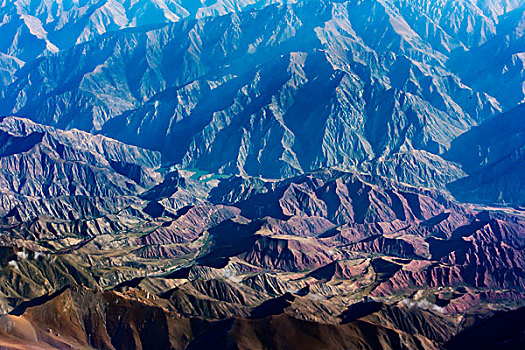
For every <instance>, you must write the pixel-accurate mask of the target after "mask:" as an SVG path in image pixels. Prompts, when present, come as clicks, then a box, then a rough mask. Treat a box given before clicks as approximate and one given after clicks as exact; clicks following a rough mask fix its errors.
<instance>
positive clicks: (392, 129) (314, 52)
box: [3, 1, 500, 177]
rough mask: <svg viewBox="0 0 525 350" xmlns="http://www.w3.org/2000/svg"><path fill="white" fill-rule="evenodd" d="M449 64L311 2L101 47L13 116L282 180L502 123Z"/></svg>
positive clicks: (362, 9)
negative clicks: (486, 121) (485, 122)
mask: <svg viewBox="0 0 525 350" xmlns="http://www.w3.org/2000/svg"><path fill="white" fill-rule="evenodd" d="M365 13H366V14H367V15H366V16H368V14H369V13H374V16H371V17H370V18H373V23H368V22H367V17H365V15H364V14H365ZM359 14H363V15H359ZM260 23H264V26H265V27H266V30H265V31H264V32H261V31H260V30H259V27H260ZM374 28H381V30H380V31H379V32H382V33H384V35H383V37H379V36H378V34H377V33H378V31H377V29H374ZM181 37H184V38H187V39H185V40H183V41H180V40H174V39H175V38H181ZM161 48H162V49H161ZM446 60H447V56H446V55H445V54H443V53H441V52H439V50H437V49H435V48H434V47H433V46H432V42H429V41H427V38H426V37H425V36H419V35H418V34H417V33H416V32H414V31H413V30H412V29H411V27H410V25H409V22H406V21H404V19H403V18H402V17H400V14H399V13H398V11H397V9H396V7H395V6H394V4H390V3H383V4H381V3H378V2H375V1H366V2H361V3H359V4H355V3H353V2H331V1H326V2H323V1H321V2H318V1H307V2H301V3H298V4H289V5H288V6H285V7H282V6H281V7H278V6H268V7H266V8H264V9H263V10H261V11H256V12H241V13H238V14H230V15H227V16H223V17H213V18H208V19H203V20H186V21H182V22H177V23H175V24H168V25H165V26H161V27H160V28H154V29H151V28H137V29H136V30H133V31H125V32H117V33H115V34H112V35H109V36H103V37H100V38H95V39H94V40H93V41H91V42H87V43H85V44H81V45H77V46H75V47H74V48H73V49H71V50H67V51H62V52H59V53H57V54H55V55H51V56H49V57H45V58H43V59H41V60H37V61H34V62H32V63H29V64H26V66H25V67H24V68H23V69H22V70H21V71H20V72H19V77H18V78H17V79H16V81H15V82H14V83H13V84H12V85H11V86H10V87H9V88H8V89H7V92H6V98H5V100H4V109H3V113H10V114H17V115H27V116H31V118H33V119H34V120H36V121H38V122H43V123H45V124H52V125H56V126H58V127H61V128H69V127H77V128H82V129H84V130H87V131H95V130H100V131H101V132H102V133H104V134H106V135H108V136H111V137H114V138H117V139H120V140H123V141H126V142H128V143H133V144H138V145H139V146H142V147H145V146H148V147H149V148H153V149H155V150H158V151H161V152H162V153H163V154H164V155H165V156H167V157H168V158H170V159H171V160H173V161H174V162H176V163H181V164H182V166H184V167H193V168H198V169H202V170H208V171H213V172H217V171H220V172H225V173H232V172H235V173H238V172H240V173H248V174H251V175H263V176H266V177H282V176H289V175H294V174H298V173H300V172H302V171H308V170H312V169H315V168H318V167H321V166H333V165H340V166H344V167H350V166H355V165H358V164H359V163H361V162H363V161H366V160H369V159H372V158H376V157H379V156H389V155H394V154H396V153H399V152H406V151H409V150H412V149H417V150H425V151H429V152H432V153H435V154H439V153H441V152H443V151H444V150H445V149H447V148H448V146H449V144H450V141H451V140H452V139H453V138H454V137H455V136H457V135H459V134H461V133H462V132H464V131H466V130H468V129H469V128H470V127H471V126H472V125H474V124H475V123H476V122H477V121H480V120H484V119H486V118H487V117H490V116H492V115H493V114H494V113H497V112H498V111H499V109H500V107H499V103H498V101H497V100H496V99H494V98H492V97H490V96H489V95H487V94H486V93H485V92H483V91H481V90H473V89H471V88H469V87H468V86H466V85H464V84H463V83H462V82H461V80H460V77H458V76H457V75H455V74H453V73H451V72H450V71H448V70H447V68H446ZM180 63H182V64H180ZM137 67H140V69H137ZM171 67H175V69H173V68H171ZM277 72H278V74H277ZM58 82H60V83H59V84H57V83H58ZM318 91H323V93H322V94H318V93H316V92H318ZM59 106H64V107H59ZM311 106H315V108H311ZM124 126H125V127H124ZM158 135H163V137H162V138H159V137H158ZM256 140H258V141H256ZM274 159H278V160H279V161H278V162H277V163H275V162H274Z"/></svg>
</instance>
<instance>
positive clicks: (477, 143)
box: [445, 105, 525, 206]
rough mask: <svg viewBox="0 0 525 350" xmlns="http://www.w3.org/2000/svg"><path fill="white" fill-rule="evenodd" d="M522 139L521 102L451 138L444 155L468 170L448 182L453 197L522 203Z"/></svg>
mask: <svg viewBox="0 0 525 350" xmlns="http://www.w3.org/2000/svg"><path fill="white" fill-rule="evenodd" d="M524 139H525V105H520V106H518V107H516V108H514V109H512V110H510V111H508V112H506V113H504V114H502V115H499V116H497V117H495V118H493V119H491V120H489V121H487V122H485V123H483V124H481V125H480V126H478V127H476V128H473V129H472V130H470V131H469V132H467V133H465V134H463V135H461V136H460V137H458V138H457V139H456V140H454V142H453V143H452V148H451V149H450V150H449V152H448V153H447V154H446V156H445V157H446V158H447V159H450V160H452V161H455V162H458V163H461V164H462V167H463V169H464V170H465V171H466V172H467V173H468V174H469V176H468V177H466V178H462V179H459V180H457V181H455V182H452V183H451V184H450V185H449V188H450V189H451V191H452V193H453V194H454V195H455V196H456V198H458V199H460V200H463V201H470V202H481V203H486V204H491V203H498V204H501V205H509V204H510V205H515V206H524V205H525V193H524V190H523V189H524V188H525V186H524V183H523V181H524V179H525V144H524V143H523V140H524Z"/></svg>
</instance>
